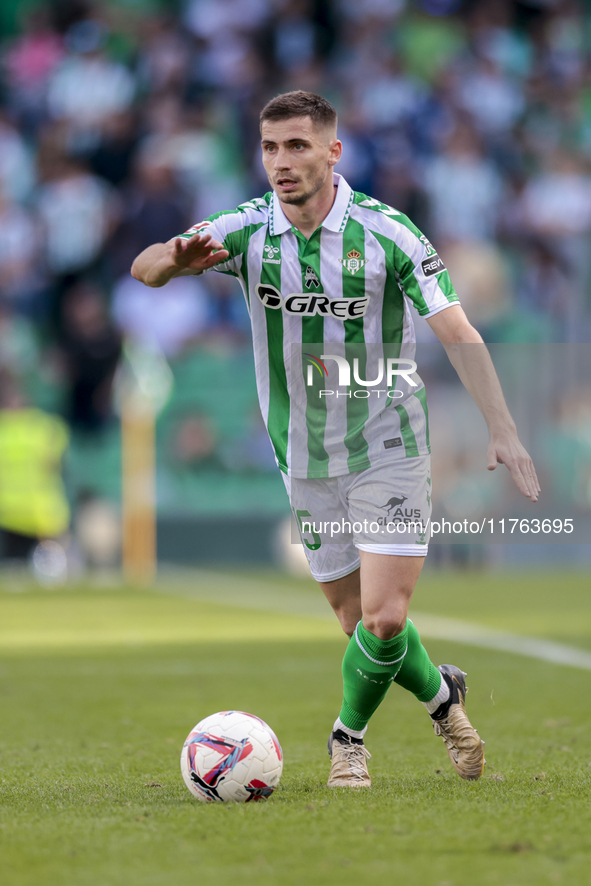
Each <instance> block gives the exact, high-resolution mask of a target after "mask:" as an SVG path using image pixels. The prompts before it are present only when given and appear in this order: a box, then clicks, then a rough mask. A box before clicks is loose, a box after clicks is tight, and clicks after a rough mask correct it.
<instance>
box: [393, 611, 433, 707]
mask: <svg viewBox="0 0 591 886" xmlns="http://www.w3.org/2000/svg"><path fill="white" fill-rule="evenodd" d="M406 629H407V636H408V649H407V651H406V655H405V656H404V659H403V660H402V666H401V667H400V670H399V671H398V673H397V675H396V682H397V683H398V684H399V686H402V688H403V689H408V691H409V692H412V693H413V695H416V697H417V698H418V700H419V701H431V699H432V698H435V696H436V695H437V693H438V692H439V689H440V687H441V674H440V673H439V671H438V670H437V668H436V667H435V665H434V664H433V663H432V661H431V659H430V658H429V656H428V655H427V650H426V649H425V647H424V646H423V644H422V643H421V638H420V637H419V632H418V631H417V629H416V628H415V626H414V624H413V623H412V621H411V620H410V619H409V618H407V620H406Z"/></svg>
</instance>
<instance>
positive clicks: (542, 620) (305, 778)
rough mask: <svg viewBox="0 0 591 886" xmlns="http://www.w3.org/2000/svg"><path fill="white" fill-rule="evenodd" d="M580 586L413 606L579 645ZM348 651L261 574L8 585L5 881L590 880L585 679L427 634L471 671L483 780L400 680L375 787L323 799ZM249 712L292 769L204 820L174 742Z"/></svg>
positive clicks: (3, 709) (439, 579) (320, 608)
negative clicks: (209, 721)
mask: <svg viewBox="0 0 591 886" xmlns="http://www.w3.org/2000/svg"><path fill="white" fill-rule="evenodd" d="M588 592H589V579H588V576H581V575H579V576H577V575H574V574H573V575H568V574H564V573H561V574H560V575H551V574H549V575H545V576H532V575H531V574H530V575H514V576H504V575H499V576H483V575H479V574H470V573H463V574H459V575H457V574H452V573H443V574H442V575H441V576H438V575H437V574H436V573H435V572H431V573H427V574H426V575H425V576H424V577H423V578H422V580H421V583H420V585H419V587H418V589H417V593H416V597H415V607H416V610H417V611H421V612H426V613H430V614H435V615H437V614H439V615H445V616H450V617H452V616H453V617H455V618H462V619H465V620H466V621H470V622H472V623H477V624H481V625H486V626H488V627H493V628H499V629H503V630H505V631H512V632H514V633H520V634H523V635H529V636H535V637H538V638H547V639H551V640H555V641H559V642H561V643H568V644H570V645H573V646H577V647H579V648H581V649H591V615H590V609H589V604H588ZM344 644H345V640H344V638H343V637H342V636H341V634H340V632H339V628H338V625H337V624H336V621H334V620H331V618H330V617H329V613H328V610H327V607H326V604H325V603H324V602H323V601H322V599H321V598H320V597H319V593H318V592H317V591H316V589H315V586H314V584H313V582H311V581H306V580H299V579H294V578H286V577H285V576H281V575H279V574H273V573H258V574H257V573H241V574H236V575H232V574H229V573H226V574H222V573H213V572H212V573H206V572H202V573H198V572H196V573H195V574H187V575H186V576H184V577H181V578H180V579H179V578H178V577H177V578H172V577H171V578H170V579H166V578H161V579H160V582H159V584H158V586H157V588H156V589H154V590H149V591H139V590H133V589H129V588H119V587H112V588H104V587H103V588H100V587H91V586H79V587H73V588H67V589H61V590H52V591H44V590H40V589H35V588H33V587H26V586H25V585H23V584H21V583H18V582H14V581H12V582H11V581H10V580H8V579H4V581H3V582H0V882H1V883H2V886H33V884H35V886H39V884H41V886H53V884H56V886H136V884H138V886H139V884H141V886H165V884H166V886H168V884H174V886H189V884H191V886H194V884H206V883H212V884H216V886H217V884H219V886H225V884H228V886H230V884H231V886H235V884H255V883H256V884H280V886H283V884H285V886H292V884H293V886H295V884H298V886H300V884H302V883H304V884H332V883H334V884H344V886H348V884H355V886H358V884H363V886H366V884H376V886H377V884H380V886H382V884H384V883H388V884H390V883H392V884H398V883H403V884H405V886H525V884H531V886H543V884H555V883H563V884H565V886H567V884H568V886H578V884H581V886H582V884H588V883H589V882H590V880H591V873H590V870H591V811H590V808H591V807H590V796H591V790H590V789H591V731H590V729H589V710H590V702H589V697H590V689H591V672H589V671H585V670H578V669H575V668H571V667H564V666H557V665H552V664H549V663H546V662H543V661H537V660H534V659H531V658H525V657H522V656H519V655H516V654H510V653H506V652H497V651H495V650H492V649H480V648H477V647H475V646H470V645H461V644H459V643H455V642H449V641H443V640H437V641H426V645H427V646H428V648H429V651H430V653H431V655H432V658H433V659H434V660H435V661H436V662H438V663H439V662H451V663H455V664H458V665H460V666H462V667H463V668H464V670H466V671H468V674H469V679H468V684H469V685H470V687H471V691H470V693H469V696H468V709H469V713H470V716H471V719H472V721H473V723H474V724H475V725H476V726H477V728H478V729H479V731H480V733H481V735H482V736H483V737H484V738H485V739H486V756H487V767H486V770H485V775H484V776H483V778H482V779H481V780H480V781H479V782H476V783H466V782H462V781H461V780H460V779H459V778H458V777H457V776H456V774H455V772H454V771H453V770H452V768H451V765H450V764H449V762H448V759H447V755H446V752H445V748H444V746H443V743H442V742H441V740H440V739H438V738H436V737H435V736H434V735H433V732H432V729H431V726H430V723H429V719H428V717H427V715H426V713H425V711H424V709H423V708H422V706H421V705H419V704H418V702H416V701H415V700H414V699H413V698H412V697H411V696H410V695H408V694H407V693H404V692H403V691H402V690H401V689H399V688H398V687H393V688H392V689H391V691H390V694H389V696H388V697H387V699H386V701H385V702H384V704H383V705H382V707H381V708H380V710H379V711H378V713H377V714H376V716H375V718H374V720H373V721H372V724H371V727H370V731H369V733H368V736H367V746H368V748H369V750H370V751H371V753H372V755H373V756H372V760H371V761H370V770H371V773H372V777H373V780H374V787H373V788H372V789H371V790H368V791H361V792H347V791H342V790H340V791H336V792H335V791H330V790H329V789H328V788H326V787H325V781H326V777H327V773H328V756H327V753H326V739H327V735H328V732H329V730H330V726H331V724H332V721H333V718H334V717H335V715H336V713H338V709H339V704H340V691H341V690H340V673H339V671H340V660H341V656H342V653H343V649H344ZM230 708H239V709H243V710H247V711H251V712H253V713H256V714H257V715H259V716H261V717H263V718H264V719H266V720H267V721H268V722H269V723H270V724H271V726H272V727H273V728H274V729H275V730H276V732H277V734H278V736H279V738H280V741H281V742H282V745H283V749H284V753H285V768H284V774H283V779H282V781H281V784H280V786H279V788H278V789H277V791H276V792H275V794H274V795H273V797H271V799H270V800H269V801H268V802H266V803H257V804H250V805H248V806H238V805H236V806H234V805H227V806H226V805H217V804H216V805H214V804H201V803H198V802H197V801H196V800H195V799H193V798H192V796H191V795H190V794H189V792H188V791H187V789H186V788H185V786H184V783H183V782H182V779H181V776H180V771H179V755H180V748H181V746H182V742H183V740H184V738H185V737H186V735H187V733H188V732H189V730H190V729H191V728H192V727H193V726H194V724H195V723H196V722H197V721H198V720H199V719H201V718H202V717H203V716H206V715H207V714H210V713H213V712H214V711H216V710H225V709H230Z"/></svg>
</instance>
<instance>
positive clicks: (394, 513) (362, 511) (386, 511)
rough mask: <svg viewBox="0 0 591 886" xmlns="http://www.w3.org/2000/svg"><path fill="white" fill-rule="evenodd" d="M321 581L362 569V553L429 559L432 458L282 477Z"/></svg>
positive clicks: (310, 561) (305, 544)
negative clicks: (323, 475) (323, 476)
mask: <svg viewBox="0 0 591 886" xmlns="http://www.w3.org/2000/svg"><path fill="white" fill-rule="evenodd" d="M282 477H283V481H284V483H285V487H286V489H287V494H288V496H289V501H290V504H291V509H292V511H293V515H294V517H295V519H296V523H297V525H298V529H299V533H300V537H301V541H302V543H303V545H304V550H305V552H306V556H307V558H308V562H309V564H310V570H311V572H312V575H313V576H314V578H315V579H316V581H334V580H335V579H337V578H342V577H343V576H344V575H348V574H349V573H350V572H353V571H354V570H355V569H357V568H358V566H359V553H358V551H359V550H362V551H369V552H370V553H377V554H393V555H398V556H400V557H425V556H426V554H427V550H428V546H429V534H430V517H431V459H430V457H429V456H428V455H426V456H418V457H417V458H405V459H400V460H398V461H396V462H392V463H390V464H387V465H379V466H378V467H374V468H368V469H367V470H365V471H356V472H355V473H353V474H345V475H343V476H342V477H332V478H330V479H328V480H300V479H297V478H295V477H288V476H286V475H285V474H282Z"/></svg>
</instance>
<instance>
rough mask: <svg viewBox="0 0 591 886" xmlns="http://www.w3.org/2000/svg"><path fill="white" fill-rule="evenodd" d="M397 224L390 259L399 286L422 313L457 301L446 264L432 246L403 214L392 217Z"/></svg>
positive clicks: (422, 315) (426, 314)
mask: <svg viewBox="0 0 591 886" xmlns="http://www.w3.org/2000/svg"><path fill="white" fill-rule="evenodd" d="M393 221H395V224H396V226H397V227H398V231H397V236H396V244H395V247H394V250H393V256H392V258H393V261H394V265H395V271H396V279H397V280H398V285H399V286H400V289H401V290H402V292H403V293H404V295H406V297H407V298H408V299H410V301H411V302H412V303H413V304H414V306H415V308H416V309H417V311H418V312H419V314H420V315H421V317H432V316H433V315H434V314H437V313H439V311H442V310H443V309H444V308H447V307H449V306H450V305H452V304H459V298H458V295H457V293H456V291H455V289H454V287H453V284H452V282H451V279H450V276H449V274H448V271H447V268H446V267H445V265H444V264H443V261H442V260H441V258H440V256H439V255H438V254H437V251H436V250H435V248H434V246H433V245H432V244H431V243H430V242H429V240H428V239H427V238H426V237H425V235H424V234H422V233H421V232H420V231H419V229H418V228H417V227H415V225H413V223H412V222H411V221H410V219H408V218H407V217H406V216H404V215H402V214H399V215H398V217H397V218H396V219H395V220H393Z"/></svg>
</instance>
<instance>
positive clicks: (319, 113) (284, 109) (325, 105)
mask: <svg viewBox="0 0 591 886" xmlns="http://www.w3.org/2000/svg"><path fill="white" fill-rule="evenodd" d="M291 117H310V118H311V120H312V123H313V124H314V125H315V126H331V127H336V125H337V112H336V111H335V109H334V108H333V106H332V105H331V103H330V102H328V101H327V100H326V99H325V98H322V96H321V95H316V93H315V92H304V90H303V89H297V90H296V91H295V92H284V93H283V94H282V95H276V96H275V98H272V99H271V101H270V102H267V104H266V105H265V107H264V108H263V110H262V111H261V116H260V123H261V126H262V125H263V123H266V122H267V121H270V120H289V119H290V118H291Z"/></svg>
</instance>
